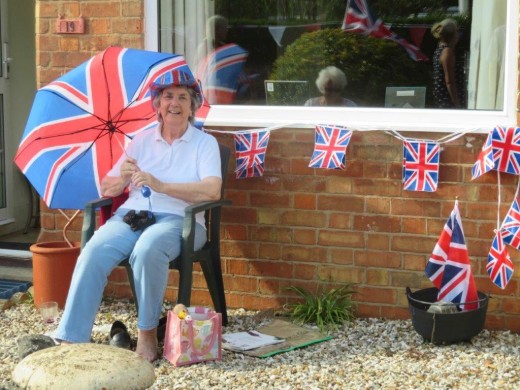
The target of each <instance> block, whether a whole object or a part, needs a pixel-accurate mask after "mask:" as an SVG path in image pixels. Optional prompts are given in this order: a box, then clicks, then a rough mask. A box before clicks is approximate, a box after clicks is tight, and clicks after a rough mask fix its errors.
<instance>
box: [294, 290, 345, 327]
mask: <svg viewBox="0 0 520 390" xmlns="http://www.w3.org/2000/svg"><path fill="white" fill-rule="evenodd" d="M349 287H350V285H346V286H342V287H340V288H333V289H331V290H329V291H325V288H323V290H322V292H321V294H313V293H312V292H310V291H309V290H307V289H305V288H303V287H297V286H289V287H288V288H287V289H288V290H291V291H294V292H295V293H297V294H298V295H299V296H300V297H302V298H303V299H304V301H303V302H299V303H293V304H289V305H288V307H289V309H290V311H291V313H290V315H291V318H292V319H293V320H294V321H295V322H298V323H300V324H316V325H317V326H318V328H319V329H320V331H322V332H323V331H325V330H333V329H337V328H338V326H339V325H342V324H343V323H344V322H346V321H352V320H353V319H354V311H353V310H354V308H353V302H352V294H354V293H355V291H353V290H351V289H350V288H349Z"/></svg>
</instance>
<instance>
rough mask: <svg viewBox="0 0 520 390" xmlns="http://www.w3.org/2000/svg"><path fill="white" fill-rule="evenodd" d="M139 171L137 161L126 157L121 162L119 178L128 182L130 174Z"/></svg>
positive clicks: (130, 177)
mask: <svg viewBox="0 0 520 390" xmlns="http://www.w3.org/2000/svg"><path fill="white" fill-rule="evenodd" d="M139 171H140V169H139V167H138V166H137V161H136V160H135V159H133V158H132V157H128V158H127V159H126V160H125V161H124V162H123V164H121V179H123V182H125V183H129V182H130V180H131V179H132V175H134V174H135V173H136V172H139Z"/></svg>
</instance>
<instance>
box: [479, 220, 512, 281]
mask: <svg viewBox="0 0 520 390" xmlns="http://www.w3.org/2000/svg"><path fill="white" fill-rule="evenodd" d="M486 270H487V273H488V275H489V277H490V278H491V281H492V282H493V283H495V284H496V285H497V286H498V287H500V288H501V289H505V288H506V286H507V283H509V281H510V280H511V277H512V276H513V271H514V266H513V262H512V261H511V258H510V257H509V251H508V250H507V246H505V245H504V241H503V239H502V232H501V231H500V230H499V231H497V234H496V236H495V238H494V239H493V244H492V245H491V249H490V250H489V254H488V262H487V265H486Z"/></svg>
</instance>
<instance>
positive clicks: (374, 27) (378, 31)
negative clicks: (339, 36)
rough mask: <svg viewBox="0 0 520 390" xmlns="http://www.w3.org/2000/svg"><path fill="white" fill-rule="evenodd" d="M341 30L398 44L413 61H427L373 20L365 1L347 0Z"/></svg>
mask: <svg viewBox="0 0 520 390" xmlns="http://www.w3.org/2000/svg"><path fill="white" fill-rule="evenodd" d="M342 29H343V30H344V31H347V32H354V33H362V34H365V35H369V36H371V37H374V38H381V39H388V40H390V41H394V42H397V43H398V44H400V45H401V46H402V47H404V49H405V50H406V52H407V53H408V55H409V56H410V58H411V59H412V60H414V61H428V57H426V56H425V55H424V54H423V53H421V51H420V50H419V49H418V48H417V47H416V46H414V45H412V44H411V43H410V42H408V41H407V40H406V39H403V38H400V37H399V36H398V35H397V34H395V33H393V32H392V31H390V29H389V28H388V27H386V26H385V24H384V23H383V21H382V20H381V19H380V18H377V19H376V18H375V17H374V15H373V14H372V12H371V11H370V9H369V7H368V3H367V0H349V1H348V3H347V10H346V11H345V19H344V20H343V26H342Z"/></svg>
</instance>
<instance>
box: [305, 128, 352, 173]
mask: <svg viewBox="0 0 520 390" xmlns="http://www.w3.org/2000/svg"><path fill="white" fill-rule="evenodd" d="M351 137H352V131H350V130H348V129H346V128H344V127H338V126H325V125H316V127H315V141H314V152H313V153H312V156H311V161H310V163H309V168H327V169H343V170H345V167H346V165H345V163H346V151H347V146H348V143H349V142H350V138H351Z"/></svg>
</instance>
